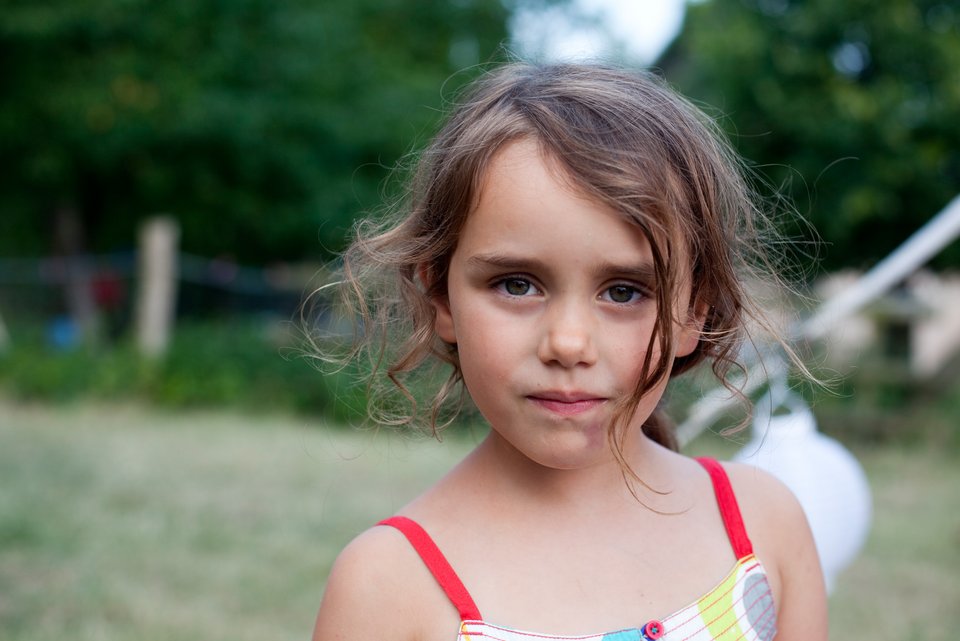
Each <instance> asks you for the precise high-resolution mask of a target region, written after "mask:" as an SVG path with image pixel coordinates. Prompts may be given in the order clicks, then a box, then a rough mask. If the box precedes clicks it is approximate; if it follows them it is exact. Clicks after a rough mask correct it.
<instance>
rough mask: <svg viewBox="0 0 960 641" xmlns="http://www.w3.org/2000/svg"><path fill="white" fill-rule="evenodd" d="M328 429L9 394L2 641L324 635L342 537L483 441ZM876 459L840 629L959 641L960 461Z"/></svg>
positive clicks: (1, 481) (844, 634)
mask: <svg viewBox="0 0 960 641" xmlns="http://www.w3.org/2000/svg"><path fill="white" fill-rule="evenodd" d="M319 427H320V426H317V425H312V424H309V423H308V421H307V420H294V419H290V418H284V417H263V416H261V417H244V416H238V415H235V414H221V413H208V414H199V413H192V414H175V415H174V414H161V413H157V412H154V411H148V410H145V409H143V408H140V407H136V406H114V405H109V406H94V405H80V406H76V407H61V408H49V407H43V406H24V405H17V404H13V403H11V402H7V401H2V400H0V638H2V639H4V640H6V641H26V640H30V641H40V640H48V639H49V640H51V641H53V640H56V641H62V640H63V639H71V640H77V641H85V640H93V639H97V640H107V641H108V640H113V639H117V640H119V639H124V640H127V639H158V640H160V639H162V640H164V641H167V640H170V641H176V640H179V639H204V640H205V641H216V640H218V639H224V640H226V639H230V640H231V641H243V640H246V639H251V640H252V639H276V640H282V639H304V638H308V636H309V633H310V629H311V627H312V623H313V616H314V613H315V610H316V606H317V602H318V600H319V597H320V593H321V590H322V586H323V578H324V577H325V576H326V573H327V571H328V569H329V566H330V563H331V562H332V560H333V557H334V556H335V554H336V552H337V551H338V550H339V549H340V547H342V545H343V544H344V543H345V542H346V541H347V540H348V539H350V538H351V537H352V536H353V535H354V534H356V533H357V532H358V531H359V530H361V529H363V528H364V527H366V526H368V525H369V524H371V523H372V522H374V521H376V520H377V519H379V518H381V517H383V516H385V515H388V514H390V513H391V512H393V511H394V510H395V509H396V508H397V507H399V506H400V505H401V504H403V503H404V502H405V501H406V500H407V499H408V498H409V497H411V496H413V495H415V494H416V493H417V492H418V491H419V490H421V489H422V488H424V487H425V486H426V485H428V484H429V483H430V482H432V481H433V480H434V479H436V478H438V477H439V476H440V475H441V474H442V473H443V471H444V470H446V469H447V468H448V467H449V466H450V465H451V464H452V462H453V461H455V460H456V459H458V458H459V457H460V456H462V455H463V453H465V452H466V451H467V449H468V448H469V446H470V443H469V442H467V439H453V438H451V439H448V441H447V442H445V443H443V444H439V445H438V444H435V443H432V442H427V443H415V442H411V441H408V440H403V439H399V438H395V437H393V438H390V437H386V435H384V434H381V435H378V436H377V437H376V438H373V437H372V435H368V434H358V433H355V432H344V431H337V430H326V429H319ZM698 447H699V448H701V449H703V448H706V449H707V450H708V451H709V450H710V449H711V448H714V450H716V449H717V448H716V446H715V445H711V444H710V443H707V444H705V445H704V444H700V445H698ZM719 449H720V450H721V451H722V450H723V448H722V447H720V448H719ZM728 449H729V448H728ZM859 454H860V455H861V461H862V462H863V463H864V466H865V467H866V469H867V472H868V474H869V475H870V477H871V481H872V483H873V490H874V493H875V501H876V505H875V511H876V522H875V527H874V530H873V533H872V535H871V539H870V541H869V543H868V545H867V548H866V550H865V552H864V554H863V555H862V556H861V558H860V559H859V560H858V561H857V562H856V564H855V565H854V567H852V568H851V569H850V570H848V571H847V573H845V574H844V575H843V576H841V578H840V581H839V584H838V588H837V591H836V593H835V594H834V596H833V598H832V602H831V608H832V610H831V618H832V627H833V634H832V636H833V638H835V639H871V640H883V639H902V638H910V639H928V640H935V639H947V638H953V636H954V635H952V634H950V635H949V636H948V634H949V633H950V632H952V631H954V630H957V629H960V608H957V605H958V604H960V580H958V577H960V509H958V508H960V466H958V465H957V463H958V461H957V460H956V458H955V457H953V458H951V457H950V456H948V455H946V454H941V453H937V452H932V451H918V450H913V451H908V452H903V451H896V450H892V449H891V450H884V449H878V450H873V451H866V452H860V453H859Z"/></svg>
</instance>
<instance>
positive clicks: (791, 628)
mask: <svg viewBox="0 0 960 641" xmlns="http://www.w3.org/2000/svg"><path fill="white" fill-rule="evenodd" d="M723 467H724V469H725V470H726V471H727V475H728V476H729V477H730V483H731V485H732V486H733V491H734V494H735V495H736V497H737V503H738V504H739V505H740V511H741V513H742V515H743V520H744V525H745V526H746V529H747V533H748V535H749V536H750V539H751V541H752V542H753V545H754V550H755V552H756V554H757V556H758V557H759V558H760V560H761V561H762V562H763V564H764V567H766V569H767V572H768V575H769V578H770V582H771V587H772V588H773V590H774V595H775V598H776V601H777V606H778V607H777V610H778V612H777V623H778V628H779V633H778V635H777V640H778V641H790V640H792V639H801V638H802V639H804V640H823V641H825V640H826V638H827V606H826V590H825V587H824V581H823V572H822V570H821V568H820V559H819V556H818V554H817V549H816V545H815V543H814V541H813V535H812V533H811V531H810V526H809V524H808V523H807V518H806V515H805V514H804V511H803V508H802V507H801V505H800V502H799V501H798V500H797V498H796V497H795V496H794V494H793V492H791V491H790V489H789V488H788V487H787V486H786V485H784V484H783V483H782V482H781V481H779V480H778V479H776V478H775V477H774V476H773V475H771V474H770V473H768V472H765V471H763V470H761V469H759V468H756V467H754V466H751V465H746V464H743V463H724V464H723Z"/></svg>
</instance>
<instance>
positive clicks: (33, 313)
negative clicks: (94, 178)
mask: <svg viewBox="0 0 960 641" xmlns="http://www.w3.org/2000/svg"><path fill="white" fill-rule="evenodd" d="M138 269H139V267H138V254H137V252H136V251H133V250H130V251H120V252H110V253H103V254H84V255H79V256H74V257H69V258H67V257H60V256H44V257H17V258H0V318H2V319H3V320H5V321H6V322H7V324H17V323H28V324H33V323H38V322H39V323H44V324H51V325H53V324H61V325H62V324H63V323H64V322H69V319H68V318H67V317H68V316H69V312H68V307H69V303H68V301H67V296H68V294H67V288H68V286H69V283H71V282H73V281H75V279H76V278H77V277H78V274H81V273H82V274H83V278H84V280H85V281H86V283H87V286H88V287H89V292H90V295H91V298H92V300H93V303H94V305H95V307H96V310H97V313H98V314H99V315H100V316H101V318H102V319H103V320H104V322H105V324H106V326H107V330H108V333H109V334H111V335H117V334H121V333H123V332H124V331H126V330H127V329H129V325H130V323H131V318H132V316H133V307H134V304H135V298H136V291H137V287H138ZM176 271H177V295H176V315H177V318H178V319H179V320H185V319H192V318H209V317H213V316H219V317H222V316H231V315H236V316H240V315H264V316H269V317H276V318H280V319H286V318H292V317H293V316H294V315H296V314H297V312H298V309H299V307H300V305H301V302H302V301H303V299H304V296H305V295H306V294H307V293H309V291H310V289H311V283H316V282H318V278H319V276H318V274H320V273H321V272H322V268H321V267H320V266H319V265H308V264H295V263H276V264H272V265H268V266H264V267H258V266H248V265H241V264H239V263H237V262H236V261H234V260H232V259H230V258H229V257H206V256H198V255H195V254H190V253H184V252H180V253H178V255H177V270H176Z"/></svg>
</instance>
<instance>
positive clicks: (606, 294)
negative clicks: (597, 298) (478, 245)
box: [493, 276, 646, 305]
mask: <svg viewBox="0 0 960 641" xmlns="http://www.w3.org/2000/svg"><path fill="white" fill-rule="evenodd" d="M517 283H522V284H523V285H525V286H526V287H527V290H526V291H524V292H523V293H522V294H514V293H511V292H510V291H508V290H507V287H508V286H509V285H510V284H517ZM493 287H494V289H496V290H498V291H499V292H500V293H502V294H504V295H505V296H508V297H510V298H526V297H527V296H534V295H537V294H540V293H542V292H541V290H540V288H539V287H537V286H536V285H535V284H534V283H533V282H532V281H531V280H530V279H529V278H527V277H525V276H504V277H503V278H500V279H498V280H496V281H494V283H493ZM615 289H623V290H627V291H629V293H630V299H629V300H626V301H618V300H614V299H613V297H612V296H611V295H610V293H611V291H613V290H615ZM601 297H602V298H603V300H605V301H607V302H610V303H613V304H614V305H632V304H636V303H638V302H639V301H640V300H641V299H643V298H645V297H646V293H645V292H644V291H643V290H641V289H640V288H639V287H637V286H635V285H631V284H629V283H616V284H613V285H610V286H609V287H607V288H605V289H604V290H603V292H602V293H601Z"/></svg>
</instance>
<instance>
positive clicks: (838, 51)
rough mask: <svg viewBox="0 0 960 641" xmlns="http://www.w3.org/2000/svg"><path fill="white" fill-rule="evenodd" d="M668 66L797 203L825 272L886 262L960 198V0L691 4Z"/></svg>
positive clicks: (950, 256) (957, 256) (946, 257)
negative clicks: (817, 242)
mask: <svg viewBox="0 0 960 641" xmlns="http://www.w3.org/2000/svg"><path fill="white" fill-rule="evenodd" d="M660 64H661V66H662V67H663V68H664V70H665V73H666V75H667V77H668V78H669V79H670V80H671V81H672V82H674V83H675V84H677V85H678V86H679V87H680V88H681V89H682V90H683V91H684V92H685V93H687V94H688V95H691V96H696V97H697V98H698V99H701V100H703V101H705V102H706V103H708V104H710V105H713V106H715V107H716V108H717V109H719V111H720V112H721V113H722V115H723V117H724V121H725V125H728V127H727V128H731V127H729V125H732V130H733V131H732V138H733V142H734V144H735V145H736V146H737V147H738V148H739V149H740V151H741V152H742V153H743V154H744V155H745V156H746V157H747V158H748V159H749V160H750V161H751V162H753V163H755V164H756V165H757V166H758V167H759V169H760V171H761V173H762V174H765V175H766V177H767V178H768V179H769V180H771V181H772V182H773V183H774V184H776V185H783V186H784V187H785V190H784V191H785V193H787V194H788V195H790V196H792V197H793V198H794V199H795V202H796V204H797V207H798V209H799V210H800V211H801V213H804V214H805V215H806V216H807V217H808V219H809V220H810V221H811V222H812V223H813V225H814V226H815V227H816V228H817V230H818V231H819V233H820V235H821V236H822V238H823V239H824V240H825V241H826V246H825V247H824V249H823V251H822V252H821V254H822V256H823V259H824V260H823V266H824V267H826V268H836V267H841V266H854V267H861V266H867V265H869V264H871V263H873V262H875V261H876V260H878V259H879V258H881V257H883V256H884V255H886V254H887V253H889V252H890V251H891V250H893V249H894V248H895V247H896V246H897V245H898V244H899V243H900V242H901V241H903V240H904V239H905V238H906V237H907V236H908V235H909V234H910V233H912V232H913V231H914V230H916V229H917V228H919V227H920V225H921V224H923V223H924V222H925V221H926V220H927V219H929V218H930V217H932V216H933V215H934V214H936V213H937V212H938V211H939V210H940V209H941V208H942V207H943V206H944V205H945V204H946V203H947V202H948V201H949V200H950V199H951V198H952V197H953V196H955V195H956V194H957V193H960V0H883V1H882V2H877V1H875V0H848V1H845V2H836V1H835V0H804V1H800V0H708V1H706V2H698V3H693V4H691V5H690V6H689V7H688V9H687V16H686V22H685V25H684V28H683V31H682V33H681V35H680V36H679V38H678V39H677V41H675V43H674V44H673V45H672V46H671V48H670V50H669V51H668V52H667V53H666V54H665V56H664V57H663V59H662V60H661V61H660ZM787 231H788V233H791V234H796V235H800V236H802V235H803V234H805V233H806V232H805V230H803V229H800V228H797V227H794V228H792V229H787ZM958 245H960V243H954V244H953V245H952V246H951V247H950V248H949V249H948V250H947V251H946V252H944V254H942V255H941V257H940V258H939V259H938V264H939V265H941V266H947V265H949V266H954V267H956V266H960V246H958Z"/></svg>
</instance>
